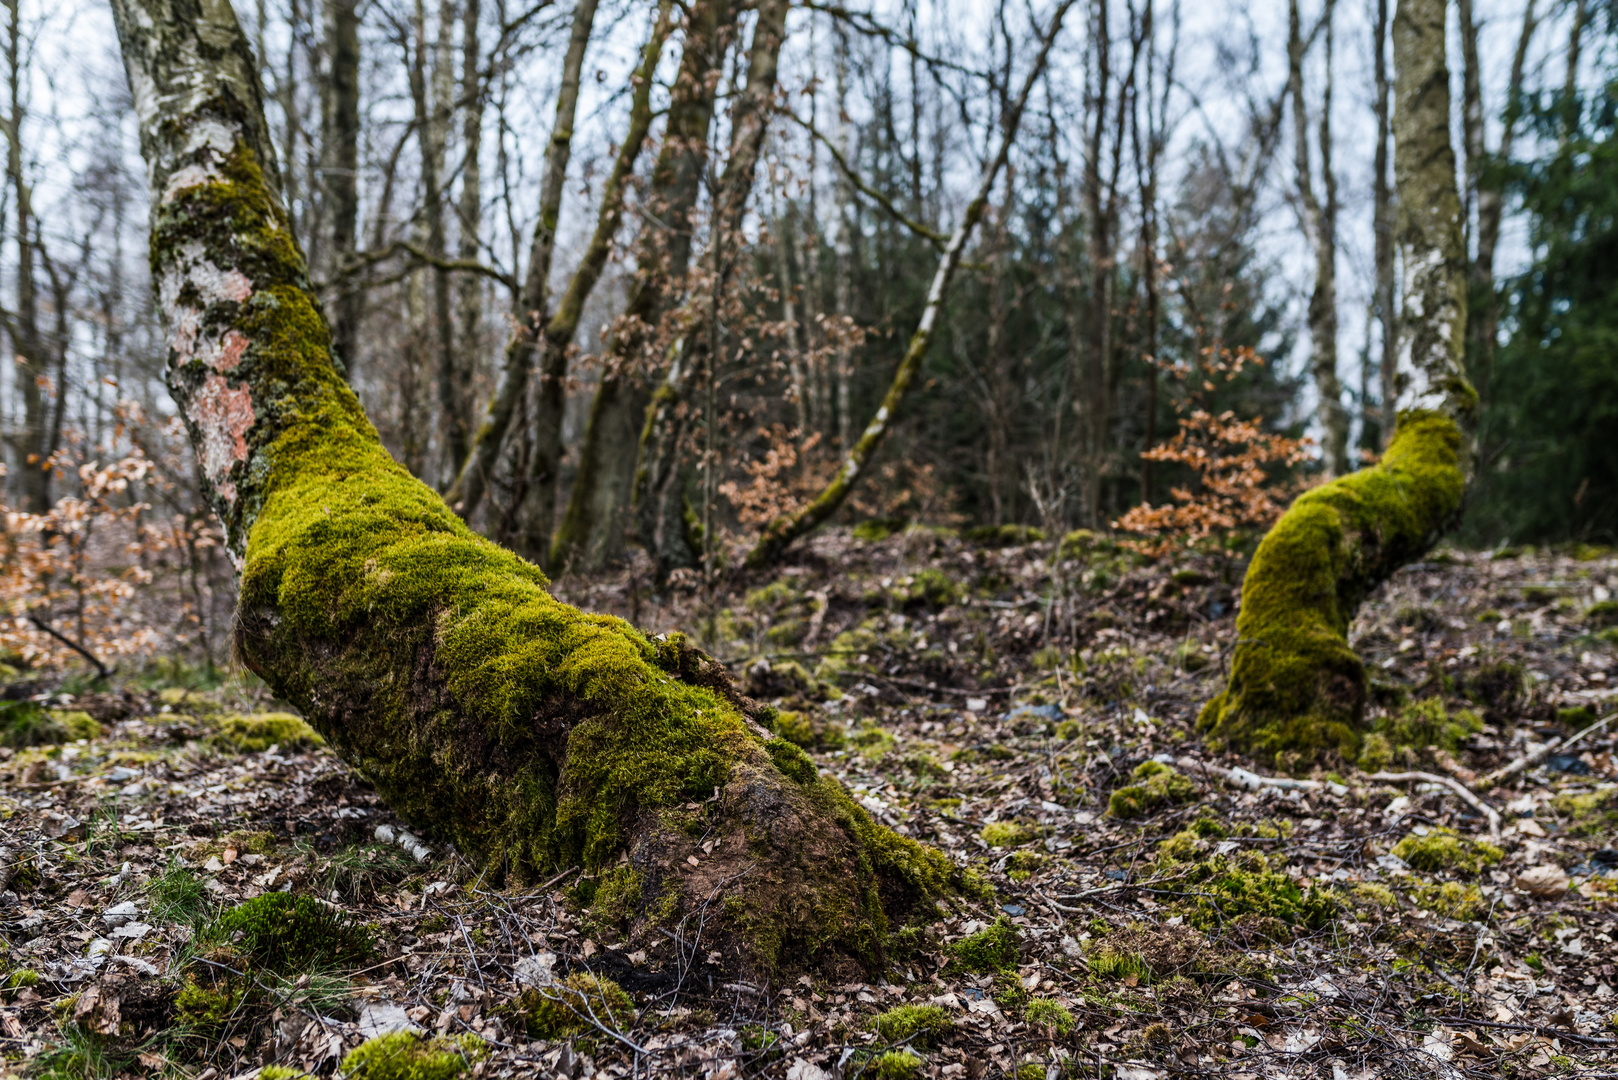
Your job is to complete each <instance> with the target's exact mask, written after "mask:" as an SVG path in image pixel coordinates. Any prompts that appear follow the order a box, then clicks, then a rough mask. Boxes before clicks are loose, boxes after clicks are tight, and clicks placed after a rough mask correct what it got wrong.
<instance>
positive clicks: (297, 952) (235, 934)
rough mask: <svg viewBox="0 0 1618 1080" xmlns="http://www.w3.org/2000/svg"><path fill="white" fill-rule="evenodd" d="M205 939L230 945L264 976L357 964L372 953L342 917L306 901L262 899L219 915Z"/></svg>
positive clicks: (282, 896)
mask: <svg viewBox="0 0 1618 1080" xmlns="http://www.w3.org/2000/svg"><path fill="white" fill-rule="evenodd" d="M208 936H210V937H217V938H221V939H224V940H234V944H235V947H236V948H237V949H239V950H240V951H241V952H242V953H243V954H245V955H246V956H248V957H249V958H251V959H252V961H253V962H254V963H255V964H257V965H259V966H261V967H264V968H266V969H268V970H270V971H277V972H283V973H285V972H289V971H294V970H297V969H300V968H308V967H325V966H331V965H338V964H348V963H354V964H358V963H363V962H364V961H365V960H367V959H368V958H369V957H370V956H371V953H372V948H371V935H370V933H369V932H368V931H367V930H366V929H365V927H364V926H363V925H362V924H360V923H358V922H356V921H354V920H353V919H352V918H350V917H349V916H348V915H346V914H344V913H342V912H339V911H335V910H333V909H332V908H329V907H327V906H326V905H325V904H322V903H321V902H320V901H319V900H316V899H315V898H314V897H312V896H293V895H292V894H290V893H279V892H276V893H265V894H264V895H263V896H259V897H255V898H253V899H252V900H248V901H245V902H244V903H241V904H237V905H236V906H235V907H233V908H231V909H230V910H229V911H226V912H224V913H223V914H222V915H220V916H219V918H218V919H217V920H215V921H214V923H213V925H212V926H211V927H210V928H209V931H208Z"/></svg>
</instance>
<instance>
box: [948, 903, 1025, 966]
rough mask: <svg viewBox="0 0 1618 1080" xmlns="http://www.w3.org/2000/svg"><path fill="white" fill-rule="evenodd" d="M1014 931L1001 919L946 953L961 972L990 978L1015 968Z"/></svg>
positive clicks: (950, 948) (1003, 917)
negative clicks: (949, 953) (953, 959)
mask: <svg viewBox="0 0 1618 1080" xmlns="http://www.w3.org/2000/svg"><path fill="white" fill-rule="evenodd" d="M1017 939H1018V935H1017V928H1016V927H1015V926H1013V925H1012V923H1011V920H1010V919H1008V918H1006V917H1005V916H1004V915H1002V916H1000V917H999V918H997V919H996V920H995V921H994V924H993V925H992V926H986V927H984V928H983V929H982V930H979V931H978V932H977V933H975V934H968V935H967V936H966V937H964V938H962V939H961V940H959V941H957V942H955V943H954V944H953V945H951V946H950V947H949V951H950V952H951V953H952V954H953V955H954V957H955V964H956V966H957V967H959V968H960V969H961V970H963V971H970V972H972V973H974V974H977V975H990V974H993V973H995V972H999V971H1010V970H1011V969H1012V968H1015V967H1016V966H1017Z"/></svg>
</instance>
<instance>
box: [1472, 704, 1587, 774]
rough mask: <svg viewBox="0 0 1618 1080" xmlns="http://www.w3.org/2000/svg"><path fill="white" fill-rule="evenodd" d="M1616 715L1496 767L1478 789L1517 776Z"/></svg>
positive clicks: (1567, 746) (1571, 744) (1566, 747)
mask: <svg viewBox="0 0 1618 1080" xmlns="http://www.w3.org/2000/svg"><path fill="white" fill-rule="evenodd" d="M1615 716H1618V713H1608V714H1607V715H1606V716H1603V717H1602V718H1601V719H1600V720H1597V721H1596V722H1595V723H1593V724H1591V725H1590V726H1589V727H1587V728H1585V729H1584V730H1583V731H1580V732H1576V733H1575V734H1573V735H1569V736H1568V737H1567V738H1565V739H1552V740H1551V741H1550V742H1548V743H1546V744H1545V745H1544V746H1541V747H1540V748H1539V749H1538V750H1535V751H1534V752H1533V753H1532V754H1524V755H1523V756H1522V757H1520V758H1518V759H1517V760H1516V761H1513V762H1512V763H1511V764H1510V765H1506V766H1503V767H1501V768H1498V769H1496V770H1495V771H1494V772H1492V773H1490V774H1489V775H1488V776H1485V777H1484V778H1483V779H1482V780H1479V781H1478V790H1479V791H1488V790H1489V789H1490V788H1492V787H1494V786H1495V785H1496V784H1498V783H1499V782H1500V781H1502V780H1504V779H1506V778H1507V777H1508V776H1515V775H1517V774H1518V773H1520V772H1522V771H1523V770H1524V769H1526V768H1528V767H1529V766H1530V765H1535V764H1537V763H1539V762H1540V761H1543V760H1544V759H1545V758H1547V757H1549V756H1550V754H1551V751H1553V750H1566V749H1568V748H1570V747H1572V746H1573V744H1574V743H1576V742H1578V741H1579V740H1580V739H1582V738H1584V737H1585V736H1586V735H1591V734H1594V733H1595V732H1597V731H1599V730H1601V729H1602V728H1604V727H1606V726H1607V721H1609V720H1611V719H1612V718H1613V717H1615Z"/></svg>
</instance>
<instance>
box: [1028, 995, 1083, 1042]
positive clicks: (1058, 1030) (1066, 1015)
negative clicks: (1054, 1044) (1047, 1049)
mask: <svg viewBox="0 0 1618 1080" xmlns="http://www.w3.org/2000/svg"><path fill="white" fill-rule="evenodd" d="M1022 1018H1023V1020H1024V1022H1026V1023H1027V1024H1028V1026H1029V1027H1036V1028H1043V1029H1044V1030H1045V1033H1046V1034H1047V1035H1048V1036H1049V1037H1051V1038H1053V1039H1061V1038H1065V1037H1066V1036H1067V1033H1068V1032H1070V1031H1072V1030H1073V1025H1074V1024H1075V1023H1076V1021H1075V1020H1074V1019H1073V1014H1072V1013H1071V1012H1068V1010H1067V1009H1066V1008H1065V1007H1064V1006H1063V1005H1062V1004H1061V1002H1058V1001H1052V1000H1051V999H1050V998H1034V999H1033V1000H1032V1001H1030V1002H1029V1003H1028V1005H1027V1007H1026V1008H1024V1009H1023V1014H1022Z"/></svg>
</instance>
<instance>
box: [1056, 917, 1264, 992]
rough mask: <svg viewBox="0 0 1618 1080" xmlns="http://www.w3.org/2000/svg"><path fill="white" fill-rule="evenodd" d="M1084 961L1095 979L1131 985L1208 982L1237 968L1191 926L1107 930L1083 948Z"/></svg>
mask: <svg viewBox="0 0 1618 1080" xmlns="http://www.w3.org/2000/svg"><path fill="white" fill-rule="evenodd" d="M1084 962H1085V966H1086V967H1087V968H1089V971H1090V974H1091V975H1093V976H1095V977H1096V978H1099V979H1107V980H1116V981H1119V982H1125V983H1129V984H1131V985H1135V984H1150V983H1159V982H1166V981H1168V980H1170V979H1176V978H1183V979H1191V980H1193V981H1196V982H1207V981H1209V980H1211V979H1218V978H1222V977H1228V976H1230V975H1231V974H1233V973H1234V972H1235V971H1236V968H1237V967H1239V965H1233V964H1231V963H1229V962H1227V961H1226V960H1225V958H1223V957H1222V956H1221V955H1220V954H1219V953H1218V952H1217V951H1216V950H1214V948H1213V947H1212V946H1211V945H1210V944H1209V943H1208V939H1207V938H1206V937H1204V936H1203V935H1202V934H1200V933H1198V932H1197V931H1196V930H1193V929H1191V928H1190V927H1187V926H1167V925H1163V926H1157V925H1150V924H1146V923H1131V924H1129V925H1128V926H1123V927H1115V928H1113V929H1110V930H1108V931H1107V932H1106V933H1105V934H1103V935H1102V936H1101V937H1100V938H1098V939H1097V940H1096V941H1095V942H1093V943H1092V944H1091V945H1090V946H1089V947H1088V949H1086V951H1085V957H1084Z"/></svg>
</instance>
